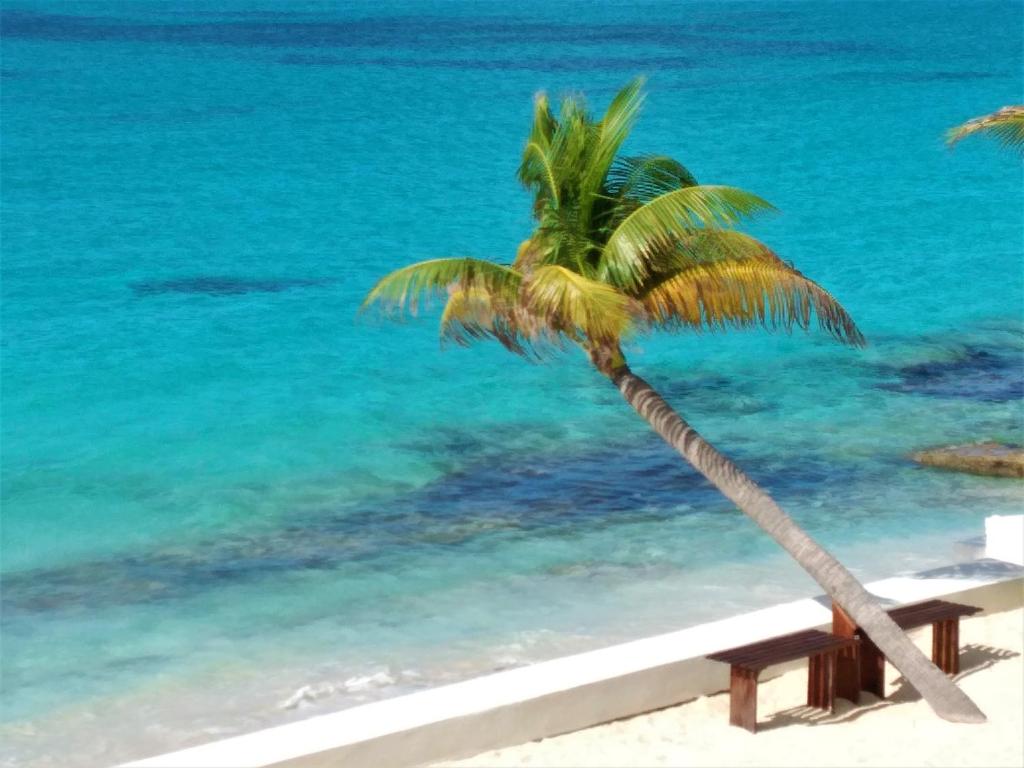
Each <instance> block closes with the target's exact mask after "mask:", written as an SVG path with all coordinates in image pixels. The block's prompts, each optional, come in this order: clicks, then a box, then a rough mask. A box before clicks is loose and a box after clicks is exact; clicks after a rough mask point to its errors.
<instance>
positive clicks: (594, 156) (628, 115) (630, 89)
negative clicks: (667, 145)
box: [580, 77, 644, 215]
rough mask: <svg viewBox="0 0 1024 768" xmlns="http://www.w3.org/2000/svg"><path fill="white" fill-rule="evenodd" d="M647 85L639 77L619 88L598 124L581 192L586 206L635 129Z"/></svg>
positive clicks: (582, 200) (594, 195)
mask: <svg viewBox="0 0 1024 768" xmlns="http://www.w3.org/2000/svg"><path fill="white" fill-rule="evenodd" d="M643 84H644V79H643V78H642V77H638V78H635V79H634V80H633V81H632V82H630V83H629V84H628V85H626V87H625V88H623V89H622V90H621V91H619V92H618V93H617V94H616V95H615V98H614V99H612V103H611V104H609V105H608V110H607V111H606V112H605V114H604V117H603V118H602V119H601V122H600V123H599V124H598V126H597V137H596V141H595V142H594V148H593V150H592V152H591V153H590V156H589V157H588V158H587V167H586V168H585V169H583V178H582V184H581V188H580V195H581V202H583V203H584V205H588V204H590V203H591V202H592V199H593V198H594V197H596V196H597V195H598V194H599V192H600V191H601V185H602V183H603V182H604V178H605V176H606V174H607V173H608V169H609V168H611V166H612V162H613V161H614V160H615V155H617V154H618V152H619V149H620V147H622V143H623V142H624V141H625V140H626V137H627V136H629V132H630V131H632V130H633V125H634V124H635V123H636V119H637V117H638V116H639V114H640V108H641V107H642V106H643V102H644V94H643V91H642V88H643ZM583 212H584V215H586V214H587V213H588V212H589V208H584V211H583Z"/></svg>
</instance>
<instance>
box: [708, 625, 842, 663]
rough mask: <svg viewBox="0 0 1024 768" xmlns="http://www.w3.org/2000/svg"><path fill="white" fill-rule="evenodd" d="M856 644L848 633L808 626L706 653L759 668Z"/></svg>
mask: <svg viewBox="0 0 1024 768" xmlns="http://www.w3.org/2000/svg"><path fill="white" fill-rule="evenodd" d="M856 644H857V639H856V638H852V637H837V636H836V635H831V634H829V633H828V632H822V631H820V630H817V629H808V630H804V631H803V632H794V633H793V634H791V635H783V636H782V637H775V638H771V639H769V640H763V641H761V642H758V643H750V644H749V645H743V646H739V647H737V648H730V649H729V650H726V651H719V652H718V653H713V654H710V655H709V656H708V658H709V659H712V660H714V661H722V662H725V663H726V664H731V665H733V666H739V667H744V668H746V669H751V670H761V669H764V668H765V667H770V666H772V665H774V664H782V663H784V662H787V661H795V660H796V659H802V658H805V657H807V656H812V655H815V654H819V653H825V652H827V651H833V650H838V649H840V648H847V647H851V646H853V645H856Z"/></svg>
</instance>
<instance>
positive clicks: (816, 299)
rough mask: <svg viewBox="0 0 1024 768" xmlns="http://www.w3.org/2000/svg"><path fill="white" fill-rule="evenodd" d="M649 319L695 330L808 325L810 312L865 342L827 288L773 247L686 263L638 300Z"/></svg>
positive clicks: (837, 332)
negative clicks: (748, 254)
mask: <svg viewBox="0 0 1024 768" xmlns="http://www.w3.org/2000/svg"><path fill="white" fill-rule="evenodd" d="M640 302H641V304H642V305H643V308H644V311H645V312H646V315H647V320H648V322H649V323H650V324H651V325H654V326H661V327H663V328H669V329H673V328H679V327H689V328H692V329H695V330H701V329H704V328H707V329H712V330H713V329H725V328H749V327H753V326H763V327H765V328H769V329H776V328H782V329H785V330H787V331H788V330H791V329H792V327H793V326H794V325H796V326H798V327H800V328H803V329H805V330H806V329H807V328H808V327H809V326H810V324H811V318H812V316H816V317H817V320H818V323H819V325H821V327H822V328H824V329H825V330H827V331H828V332H829V333H831V334H832V335H833V336H835V337H836V338H837V339H839V340H840V341H843V342H845V343H847V344H852V345H855V346H862V345H863V344H864V343H865V340H864V337H863V336H862V335H861V332H860V331H859V330H858V329H857V326H856V324H855V323H854V322H853V319H852V318H851V317H850V316H849V314H847V312H846V310H845V309H843V307H842V306H841V305H840V304H839V302H838V301H836V300H835V298H833V297H832V295H831V294H829V292H828V291H826V290H825V289H824V288H822V287H821V286H820V285H818V284H817V283H815V282H814V281H813V280H810V279H808V278H806V277H804V276H803V275H802V274H800V272H798V271H797V270H796V269H794V268H793V267H791V266H789V265H788V264H786V263H785V262H784V261H782V260H781V259H779V258H778V257H777V256H774V254H771V252H770V251H767V249H766V252H765V253H763V254H762V255H760V256H758V257H756V258H743V257H740V258H725V259H723V260H721V261H717V262H713V263H708V264H699V265H694V266H691V267H687V268H684V269H682V270H680V271H678V272H677V273H676V274H674V275H672V276H671V277H668V278H667V279H664V280H663V281H662V282H659V283H657V284H656V285H653V286H652V287H651V288H650V289H649V290H648V291H647V292H646V293H645V294H644V295H643V296H642V297H641V299H640Z"/></svg>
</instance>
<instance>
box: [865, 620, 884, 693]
mask: <svg viewBox="0 0 1024 768" xmlns="http://www.w3.org/2000/svg"><path fill="white" fill-rule="evenodd" d="M860 689H861V690H862V691H867V692H868V693H873V694H875V696H877V697H878V698H880V699H884V698H885V656H884V655H882V652H881V651H880V650H878V646H877V645H875V644H874V643H873V642H872V641H871V638H870V637H868V636H867V635H862V636H861V640H860Z"/></svg>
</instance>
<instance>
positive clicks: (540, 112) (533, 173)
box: [518, 92, 559, 213]
mask: <svg viewBox="0 0 1024 768" xmlns="http://www.w3.org/2000/svg"><path fill="white" fill-rule="evenodd" d="M557 130H558V121H557V120H555V117H554V115H552V114H551V105H550V104H549V103H548V97H547V95H546V94H545V93H543V92H542V93H539V94H537V97H536V99H535V100H534V105H533V125H532V127H531V129H530V137H529V139H528V140H527V142H526V149H525V150H524V151H523V159H522V162H521V163H520V165H519V171H518V176H519V181H520V182H522V184H523V186H525V187H526V188H527V189H530V190H532V191H533V192H534V195H535V203H534V213H537V212H538V210H539V209H540V207H542V206H543V204H544V203H545V202H546V201H547V200H548V199H551V200H553V201H554V203H555V205H558V198H559V191H558V186H559V185H558V180H557V179H556V177H555V173H554V167H553V165H552V158H551V141H552V139H553V138H554V136H555V133H556V131H557Z"/></svg>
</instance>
